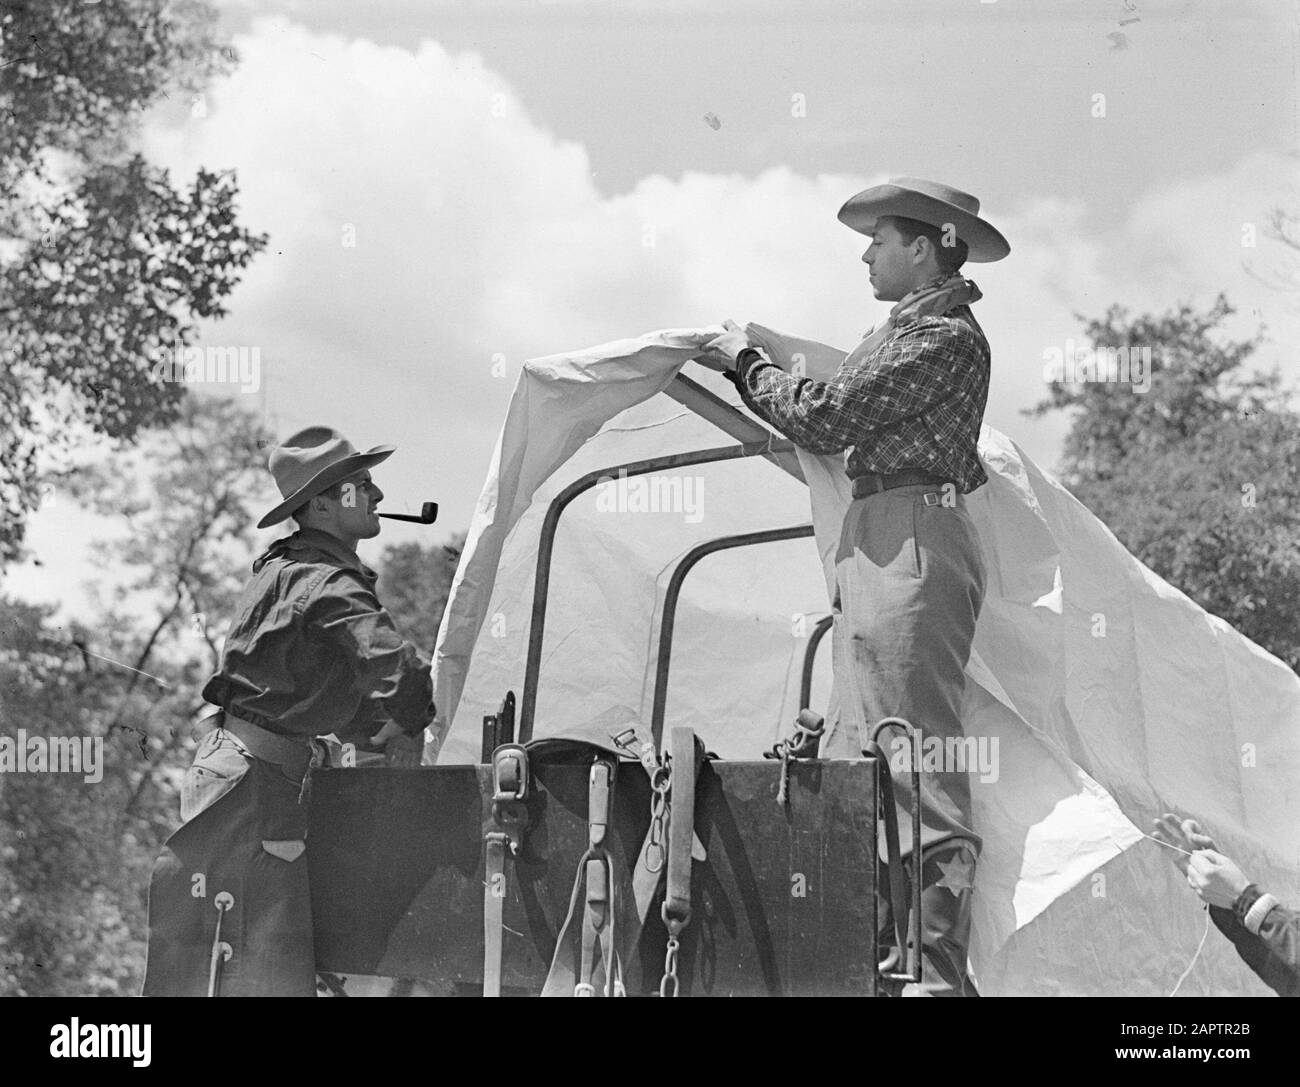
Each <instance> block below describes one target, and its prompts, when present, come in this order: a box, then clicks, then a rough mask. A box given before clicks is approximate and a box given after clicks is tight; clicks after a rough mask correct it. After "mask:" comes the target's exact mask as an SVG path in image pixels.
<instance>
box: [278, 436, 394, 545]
mask: <svg viewBox="0 0 1300 1087" xmlns="http://www.w3.org/2000/svg"><path fill="white" fill-rule="evenodd" d="M392 453H393V446H391V445H377V446H375V447H374V449H368V450H366V452H364V453H358V452H357V447H356V446H354V445H353V444H352V443H351V442H350V441H348V440H347V438H345V437H343V435H342V434H340V433H339V432H338V431H337V430H335V429H334V428H333V427H327V426H309V427H308V428H307V429H306V430H300V431H298V433H297V434H291V435H290V436H289V437H287V438H285V440H284V441H283V443H281V444H280V445H277V446H276V447H275V448H274V449H273V450H271V458H270V460H269V461H268V462H267V467H268V468H270V469H271V475H272V476H274V477H275V485H276V486H277V487H279V488H280V495H281V497H282V498H283V499H284V501H283V502H281V503H280V504H279V505H278V506H276V507H275V509H273V510H271V512H270V513H268V514H267V515H266V516H265V517H263V518H262V519H261V520H260V521H258V522H257V527H258V528H268V527H270V526H271V525H274V524H279V522H281V521H283V520H284V519H285V518H286V517H288V516H289V514H291V513H292V512H293V511H294V510H296V509H297V508H298V507H299V506H301V505H302V504H303V503H304V502H306V501H308V500H309V499H311V498H314V497H315V496H316V495H318V494H320V493H321V491H326V490H329V488H330V487H332V486H334V484H335V483H338V482H339V481H340V480H343V479H347V477H348V476H350V475H352V474H353V473H354V472H360V471H362V470H363V469H365V468H370V467H372V466H373V465H376V464H378V463H379V462H380V461H383V460H387V459H388V458H389V457H390V456H392Z"/></svg>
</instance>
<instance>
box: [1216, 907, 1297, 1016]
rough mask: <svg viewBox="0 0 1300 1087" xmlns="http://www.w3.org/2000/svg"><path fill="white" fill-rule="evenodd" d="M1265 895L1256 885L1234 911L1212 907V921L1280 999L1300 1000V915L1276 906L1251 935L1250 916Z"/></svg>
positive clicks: (1233, 908)
mask: <svg viewBox="0 0 1300 1087" xmlns="http://www.w3.org/2000/svg"><path fill="white" fill-rule="evenodd" d="M1263 893H1264V892H1263V891H1261V890H1260V888H1259V887H1258V886H1256V885H1255V884H1254V883H1252V884H1251V885H1250V886H1249V887H1247V888H1246V889H1245V890H1244V891H1242V892H1241V895H1240V896H1239V897H1238V899H1237V901H1236V903H1235V904H1234V905H1233V907H1232V909H1230V910H1225V909H1222V908H1221V907H1219V906H1211V907H1210V918H1211V920H1213V921H1214V923H1215V925H1217V926H1218V929H1219V931H1220V932H1222V933H1223V934H1224V935H1225V936H1226V937H1227V938H1228V939H1229V940H1231V941H1232V943H1233V946H1234V947H1235V948H1236V949H1237V954H1238V955H1240V956H1241V958H1242V961H1243V962H1245V964H1246V965H1247V966H1249V967H1250V968H1251V969H1252V970H1254V971H1255V973H1257V974H1258V975H1259V976H1260V978H1261V979H1262V980H1263V982H1264V984H1265V985H1267V986H1268V987H1269V988H1270V989H1272V990H1274V992H1276V993H1277V994H1278V996H1300V913H1297V912H1296V911H1295V910H1289V909H1287V908H1286V907H1285V906H1274V907H1273V908H1272V909H1271V910H1269V911H1268V913H1267V914H1266V915H1265V916H1264V919H1263V920H1262V921H1261V922H1260V923H1259V931H1258V932H1251V931H1250V929H1248V928H1247V927H1246V915H1247V914H1248V913H1249V912H1250V910H1251V907H1252V906H1254V905H1255V903H1256V902H1257V901H1258V900H1259V898H1260V897H1261V896H1262V895H1263Z"/></svg>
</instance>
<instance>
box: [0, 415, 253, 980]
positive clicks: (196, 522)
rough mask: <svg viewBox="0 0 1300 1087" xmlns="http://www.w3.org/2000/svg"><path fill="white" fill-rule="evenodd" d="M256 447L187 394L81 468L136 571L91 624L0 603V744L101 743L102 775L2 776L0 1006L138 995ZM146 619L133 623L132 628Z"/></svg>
mask: <svg viewBox="0 0 1300 1087" xmlns="http://www.w3.org/2000/svg"><path fill="white" fill-rule="evenodd" d="M269 443H270V437H269V434H267V433H266V432H265V431H264V430H263V429H262V428H261V426H260V424H259V423H258V422H257V420H256V418H255V417H253V416H252V415H251V413H249V412H248V411H247V410H246V409H245V408H243V407H241V406H240V405H239V404H238V403H237V402H236V401H234V400H232V399H221V398H215V397H210V398H199V397H187V398H186V399H185V400H184V401H183V402H182V405H181V416H180V419H179V422H178V425H177V426H176V427H175V429H174V430H173V431H171V432H170V433H169V434H167V435H165V436H164V435H161V434H153V435H151V436H150V437H148V438H147V439H145V440H144V441H142V442H141V443H140V444H139V445H138V446H135V447H131V448H123V449H122V450H120V451H119V459H117V460H115V461H112V462H109V463H104V464H99V465H91V466H86V467H83V468H81V469H80V470H78V471H76V472H73V473H71V474H70V475H69V476H68V478H67V480H66V482H65V483H64V484H63V485H64V486H66V487H67V488H68V490H69V492H70V493H72V494H73V495H75V496H76V497H77V498H78V499H79V500H80V501H82V502H84V503H86V504H88V505H90V506H91V507H92V508H94V509H95V510H97V511H99V512H101V513H109V514H112V515H114V516H116V517H118V518H120V519H121V520H122V521H123V522H124V523H125V525H126V527H127V529H128V533H127V534H126V535H125V537H123V538H121V539H118V540H112V541H108V542H105V543H103V544H102V545H101V549H100V550H101V554H102V556H103V559H104V561H105V563H106V564H108V565H111V566H112V568H113V569H114V571H115V572H117V573H119V574H121V573H123V572H125V573H127V574H128V575H129V574H134V577H130V578H128V579H127V580H126V581H125V582H124V583H123V584H121V585H119V586H118V587H117V588H116V590H115V591H114V592H113V593H112V594H110V595H108V596H107V598H101V599H100V605H99V614H98V616H97V617H96V619H95V621H93V622H91V623H89V624H87V625H85V626H83V627H78V628H76V629H73V630H70V631H62V630H59V629H58V628H56V627H54V625H53V623H52V621H51V619H50V609H45V608H38V607H34V606H31V605H24V604H21V603H18V602H16V601H0V736H6V735H7V736H9V737H14V736H16V735H17V732H18V729H20V728H21V729H23V730H24V731H25V732H26V734H27V735H29V736H41V737H49V736H77V737H86V738H89V739H92V740H94V739H97V740H99V741H101V742H102V744H103V750H104V756H105V757H104V773H103V779H102V780H101V781H99V782H95V783H85V782H83V781H82V780H81V779H80V778H78V777H75V776H74V777H68V776H67V775H54V774H3V775H0V887H2V888H4V893H3V894H0V994H3V993H12V994H19V993H26V994H62V995H67V994H70V993H115V994H121V995H126V994H131V993H135V992H138V991H139V986H140V982H141V980H142V977H143V970H144V951H145V938H146V917H145V908H146V893H147V888H148V885H149V876H150V872H151V869H152V865H153V862H154V858H155V857H156V856H157V853H158V849H159V846H160V845H161V843H162V841H163V840H164V838H165V837H166V836H167V835H168V834H169V833H170V832H171V831H172V830H173V829H174V828H175V826H176V824H177V815H178V810H177V803H176V798H177V795H178V789H179V782H180V779H181V776H182V774H183V772H184V770H185V767H186V766H187V765H188V763H189V760H190V757H191V755H192V752H193V741H192V738H191V734H190V727H189V726H190V723H191V722H192V720H193V718H194V715H195V713H196V711H197V710H198V709H199V708H200V707H202V705H203V702H202V698H201V696H200V691H201V689H202V686H203V684H204V682H205V681H206V680H207V678H208V676H209V675H211V673H212V672H213V671H215V669H216V667H217V664H218V661H219V655H220V648H221V629H220V622H219V621H218V620H217V618H216V617H218V616H220V617H222V619H224V618H226V617H228V616H230V614H231V613H232V611H233V608H234V603H235V598H236V596H237V594H238V592H239V590H240V588H241V587H242V585H243V582H244V580H245V578H246V576H247V571H248V566H249V560H250V559H251V558H252V555H253V549H254V535H253V524H254V521H255V519H256V515H257V513H258V512H260V511H261V510H262V509H263V508H266V507H269V506H270V505H271V504H272V503H273V501H274V497H275V496H274V493H273V489H272V488H271V484H270V478H269V477H268V475H267V473H266V470H265V466H264V465H265V449H266V446H267V445H268V444H269ZM142 613H143V618H141V614H142Z"/></svg>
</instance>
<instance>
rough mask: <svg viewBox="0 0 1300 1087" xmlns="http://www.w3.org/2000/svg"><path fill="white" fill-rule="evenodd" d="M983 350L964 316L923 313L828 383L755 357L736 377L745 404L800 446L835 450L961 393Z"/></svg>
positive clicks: (741, 368) (847, 365) (827, 451)
mask: <svg viewBox="0 0 1300 1087" xmlns="http://www.w3.org/2000/svg"><path fill="white" fill-rule="evenodd" d="M984 351H985V348H984V345H983V344H982V343H981V342H980V340H979V338H978V336H977V335H976V333H975V331H974V330H973V329H972V328H971V327H970V326H969V325H967V324H966V322H964V321H960V320H957V319H955V318H944V317H926V318H923V319H922V320H920V321H918V322H916V323H915V324H912V325H909V326H907V327H906V328H904V329H903V330H902V331H901V332H899V333H898V334H897V335H895V336H894V337H893V338H892V339H891V340H889V341H887V342H886V343H885V345H884V346H883V347H881V348H880V350H879V351H877V352H876V353H875V354H874V355H873V356H872V357H871V360H870V363H869V364H864V362H848V361H846V362H845V364H844V365H843V366H842V367H841V368H840V371H839V373H837V374H836V375H835V377H834V378H832V379H831V380H830V381H814V380H812V379H811V378H798V377H795V376H794V375H793V374H787V373H786V372H785V371H784V370H782V369H781V368H780V367H779V366H777V365H776V364H775V363H772V362H768V361H766V360H762V359H760V360H758V361H754V360H753V358H752V356H750V357H748V365H745V366H742V367H740V368H739V372H738V375H737V380H738V383H739V384H740V385H742V386H743V388H742V396H744V398H745V401H746V403H748V404H750V406H751V407H752V408H754V409H755V411H757V413H758V414H760V415H762V416H763V417H765V418H766V419H768V420H769V421H770V422H772V423H773V425H775V426H777V427H778V429H780V430H781V431H782V433H784V434H786V435H788V436H789V437H790V438H791V439H792V440H793V441H795V442H796V443H797V444H798V445H800V446H802V447H803V448H804V449H807V450H809V451H811V452H814V453H838V452H840V451H841V450H843V449H845V448H847V447H848V446H850V445H856V444H857V443H858V442H860V441H861V440H862V439H863V438H864V437H865V436H866V435H867V434H869V433H870V432H871V431H873V430H879V429H881V428H883V427H888V426H891V425H893V424H895V423H899V422H902V421H904V420H905V419H910V418H912V417H914V416H916V415H919V414H920V413H921V412H923V411H925V410H926V409H927V408H930V407H933V406H934V405H936V404H938V403H940V402H941V401H943V400H944V399H946V398H948V397H950V396H952V395H954V394H956V393H958V392H959V391H960V390H961V389H962V388H963V387H964V386H966V385H967V384H968V383H969V382H970V380H971V378H972V375H973V371H974V369H975V367H976V365H977V364H978V362H979V360H980V356H981V355H982V354H983V353H984ZM746 394H748V395H746Z"/></svg>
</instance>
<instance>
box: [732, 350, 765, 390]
mask: <svg viewBox="0 0 1300 1087" xmlns="http://www.w3.org/2000/svg"><path fill="white" fill-rule="evenodd" d="M767 361H768V360H767V359H765V358H764V357H763V354H762V352H761V351H759V350H758V349H757V348H756V347H743V348H741V350H740V354H738V355H737V356H736V369H735V375H736V377H735V380H736V382H737V384H741V383H743V382H744V380H745V376H746V375H747V374H748V373H749V368H750V367H751V366H755V365H757V364H758V363H763V362H767Z"/></svg>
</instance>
